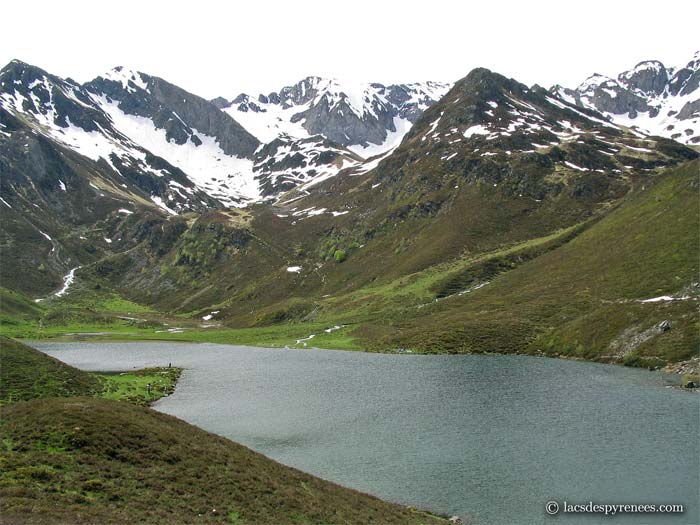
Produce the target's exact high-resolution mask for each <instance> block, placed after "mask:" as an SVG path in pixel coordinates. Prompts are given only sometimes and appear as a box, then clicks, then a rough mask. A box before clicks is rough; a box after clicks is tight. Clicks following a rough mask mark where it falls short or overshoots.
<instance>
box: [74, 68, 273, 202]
mask: <svg viewBox="0 0 700 525" xmlns="http://www.w3.org/2000/svg"><path fill="white" fill-rule="evenodd" d="M85 89H86V90H88V91H89V93H90V94H91V96H92V99H93V100H95V101H96V102H97V103H98V104H99V106H100V108H101V109H102V110H103V111H104V112H105V113H106V114H107V115H109V118H110V119H111V121H112V123H113V125H114V127H115V128H116V129H118V130H119V131H120V132H121V133H123V134H124V135H125V136H127V137H129V138H130V139H131V140H133V141H134V142H136V143H138V144H140V145H142V146H143V147H145V148H146V149H148V150H149V151H151V152H152V153H153V154H155V155H158V156H159V157H162V158H164V159H165V160H167V161H168V162H169V163H171V164H173V165H174V166H177V167H178V168H180V169H181V170H182V171H183V172H185V173H186V174H187V175H188V177H189V178H190V180H191V181H192V182H193V183H194V184H195V185H196V186H197V187H198V188H200V189H201V190H202V191H205V192H206V193H207V194H208V195H211V196H212V197H214V198H216V199H218V200H220V201H221V202H223V203H224V204H227V205H237V204H241V203H246V202H250V201H254V200H257V199H258V197H259V191H258V184H257V183H256V182H255V180H254V178H253V175H252V170H253V154H254V152H255V150H256V149H257V148H258V146H259V145H260V143H259V142H258V140H257V139H256V138H255V137H253V136H252V135H251V134H250V133H248V132H247V131H246V130H245V129H243V127H241V126H240V124H238V122H236V121H235V120H234V119H233V118H231V117H230V116H229V115H226V114H224V113H222V112H221V111H219V110H218V108H216V107H215V106H214V105H212V104H211V103H210V102H208V101H206V100H204V99H202V98H200V97H198V96H196V95H193V94H191V93H188V92H187V91H185V90H183V89H181V88H179V87H177V86H175V85H173V84H170V83H169V82H166V81H165V80H163V79H161V78H158V77H153V76H150V75H146V74H144V73H139V72H136V71H132V70H129V69H126V68H122V67H118V68H115V69H113V70H111V71H109V72H108V73H107V74H105V75H103V76H100V77H97V78H96V79H94V80H92V81H91V82H88V83H87V84H85Z"/></svg>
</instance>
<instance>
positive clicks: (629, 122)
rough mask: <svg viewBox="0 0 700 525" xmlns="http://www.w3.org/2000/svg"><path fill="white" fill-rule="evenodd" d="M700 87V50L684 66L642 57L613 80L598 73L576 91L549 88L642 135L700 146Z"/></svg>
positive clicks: (555, 87)
mask: <svg viewBox="0 0 700 525" xmlns="http://www.w3.org/2000/svg"><path fill="white" fill-rule="evenodd" d="M699 88H700V51H698V52H696V53H695V55H694V56H693V58H692V59H691V60H690V61H689V62H688V63H687V64H685V65H684V66H680V67H671V68H667V67H666V66H664V64H662V63H661V62H659V61H658V60H646V61H644V62H640V63H639V64H637V65H636V66H635V67H634V68H632V69H630V70H629V71H624V72H622V73H620V74H619V75H618V76H617V78H614V79H613V78H609V77H606V76H604V75H600V74H597V73H596V74H594V75H592V76H590V77H589V78H587V79H586V80H585V81H584V82H583V83H582V84H581V85H580V86H578V87H577V88H576V89H567V88H563V87H561V86H554V87H553V88H552V90H551V91H552V92H553V93H556V94H557V95H559V96H560V97H562V98H564V99H566V100H567V101H569V102H571V103H574V104H576V105H578V106H581V107H588V108H593V109H597V110H598V111H600V112H602V113H603V114H604V115H605V116H606V117H607V118H609V119H610V120H611V121H612V122H615V123H617V124H620V125H624V126H628V127H630V128H633V129H637V130H639V131H640V132H642V133H644V134H651V135H660V136H663V137H670V138H672V139H674V140H677V141H679V142H682V143H685V144H700V89H699Z"/></svg>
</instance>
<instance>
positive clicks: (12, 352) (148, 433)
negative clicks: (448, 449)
mask: <svg viewBox="0 0 700 525" xmlns="http://www.w3.org/2000/svg"><path fill="white" fill-rule="evenodd" d="M0 349H1V350H2V354H1V355H0V357H2V371H3V372H2V388H3V391H2V394H3V399H6V398H7V397H8V392H11V393H12V397H13V399H15V400H16V399H22V400H27V399H32V398H40V399H33V400H32V401H22V402H13V403H11V404H8V405H5V406H3V407H2V408H0V438H1V439H2V445H1V446H0V501H2V507H1V514H0V520H1V521H2V523H7V524H15V523H40V524H41V523H51V524H55V523H71V524H73V523H152V524H155V523H168V524H171V523H173V524H174V523H188V524H190V523H229V524H236V523H237V524H244V523H248V524H252V523H255V524H258V523H259V524H286V523H289V524H306V523H308V524H311V523H329V524H330V523H336V524H343V523H348V524H350V523H353V524H354V523H357V524H365V523H387V524H388V523H397V524H404V523H407V524H408V523H414V524H419V523H424V524H430V523H443V522H444V520H441V519H439V518H436V517H434V516H430V515H427V514H425V513H422V512H419V511H415V510H412V509H409V508H406V507H402V506H399V505H394V504H391V503H387V502H383V501H381V500H379V499H377V498H374V497H372V496H368V495H365V494H362V493H359V492H357V491H354V490H351V489H347V488H344V487H341V486H338V485H336V484H333V483H329V482H327V481H324V480H321V479H319V478H316V477H313V476H310V475H308V474H304V473H302V472H300V471H298V470H295V469H292V468H289V467H286V466H283V465H281V464H279V463H277V462H275V461H272V460H270V459H268V458H266V457H264V456H262V455H260V454H258V453H256V452H253V451H252V450H250V449H248V448H246V447H243V446H241V445H238V444H236V443H233V442H231V441H228V440H226V439H224V438H220V437H218V436H215V435H213V434H209V433H207V432H205V431H203V430H201V429H199V428H197V427H194V426H192V425H189V424H187V423H185V422H183V421H180V420H178V419H176V418H174V417H171V416H167V415H164V414H161V413H158V412H155V411H153V410H150V409H148V408H145V407H142V406H137V405H136V404H132V403H127V402H124V401H115V400H108V399H101V398H98V397H48V396H71V395H83V394H92V393H93V392H99V390H100V387H102V386H103V385H104V382H105V381H104V380H100V379H98V378H97V377H95V376H93V375H92V374H87V373H85V372H82V371H80V370H77V369H74V368H72V367H69V366H67V365H64V364H62V363H60V362H58V361H56V360H55V359H52V358H50V357H48V356H46V355H44V354H42V353H40V352H37V351H36V350H34V349H31V348H29V347H27V346H25V345H22V344H21V343H17V342H15V341H11V340H8V339H4V338H3V339H1V340H0ZM158 372H159V371H144V374H145V375H142V376H139V378H140V379H142V380H147V381H149V382H151V383H155V382H156V379H154V377H155V376H157V375H158ZM176 372H177V371H176V370H175V369H171V370H170V371H169V373H170V375H172V374H175V373H176ZM154 374H155V375H154ZM137 375H138V374H137ZM132 376H133V374H130V375H129V376H128V377H124V378H123V381H119V380H117V381H114V378H111V379H110V380H108V381H107V385H108V388H107V391H106V392H101V393H98V395H103V396H107V397H114V396H117V397H122V398H123V397H124V396H126V397H127V398H129V397H133V396H134V395H135V394H138V392H139V391H141V390H143V388H142V387H143V385H142V384H141V383H142V382H143V381H141V382H139V381H136V383H134V381H133V379H134V377H132ZM125 383H128V384H125ZM137 397H138V396H137ZM136 401H139V400H138V399H137V400H136Z"/></svg>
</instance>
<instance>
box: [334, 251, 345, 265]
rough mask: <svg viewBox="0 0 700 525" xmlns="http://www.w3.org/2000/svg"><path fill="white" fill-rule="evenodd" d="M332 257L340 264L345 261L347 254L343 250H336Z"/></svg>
mask: <svg viewBox="0 0 700 525" xmlns="http://www.w3.org/2000/svg"><path fill="white" fill-rule="evenodd" d="M333 257H334V258H335V262H337V263H341V262H343V261H344V260H345V258H346V257H347V254H346V253H345V250H336V251H335V253H334V254H333Z"/></svg>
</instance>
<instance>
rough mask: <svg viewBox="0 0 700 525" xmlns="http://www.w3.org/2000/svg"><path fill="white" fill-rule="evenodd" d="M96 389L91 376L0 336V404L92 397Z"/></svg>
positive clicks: (95, 382) (96, 382) (94, 380)
mask: <svg viewBox="0 0 700 525" xmlns="http://www.w3.org/2000/svg"><path fill="white" fill-rule="evenodd" d="M99 389H100V382H99V380H98V379H97V378H95V377H94V376H92V375H91V374H88V373H85V372H81V371H80V370H78V369H77V368H73V367H72V366H68V365H66V364H65V363H62V362H61V361H59V360H58V359H54V358H52V357H49V356H47V355H46V354H43V353H41V352H39V351H38V350H34V349H33V348H31V347H29V346H26V345H23V344H22V343H18V342H17V341H14V340H12V339H8V338H7V337H3V336H0V404H7V403H11V402H16V401H28V400H30V399H43V398H48V397H71V396H85V395H92V394H93V393H96V392H97V391H99Z"/></svg>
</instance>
